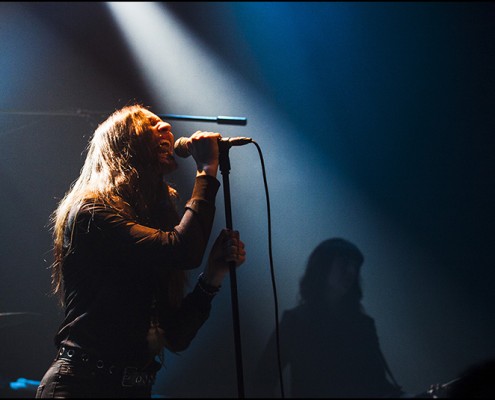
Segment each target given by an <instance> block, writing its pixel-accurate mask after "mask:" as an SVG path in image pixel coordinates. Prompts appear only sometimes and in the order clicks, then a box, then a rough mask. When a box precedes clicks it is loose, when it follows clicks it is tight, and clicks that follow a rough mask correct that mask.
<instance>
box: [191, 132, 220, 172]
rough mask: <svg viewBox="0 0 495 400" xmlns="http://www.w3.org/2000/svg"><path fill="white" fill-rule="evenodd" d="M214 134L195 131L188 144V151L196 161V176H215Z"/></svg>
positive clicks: (215, 150) (216, 140)
mask: <svg viewBox="0 0 495 400" xmlns="http://www.w3.org/2000/svg"><path fill="white" fill-rule="evenodd" d="M221 137H222V136H221V135H220V134H219V133H216V132H205V131H196V132H195V133H193V134H192V135H191V136H190V138H189V142H188V150H189V152H190V153H191V155H192V156H193V158H194V161H196V166H197V175H205V174H206V175H211V176H215V177H216V175H217V172H218V154H219V150H218V139H220V138H221Z"/></svg>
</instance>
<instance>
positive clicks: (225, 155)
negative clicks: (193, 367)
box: [158, 114, 247, 398]
mask: <svg viewBox="0 0 495 400" xmlns="http://www.w3.org/2000/svg"><path fill="white" fill-rule="evenodd" d="M158 116H159V117H160V118H163V119H181V120H189V121H206V122H217V123H218V124H231V125H246V124H247V120H246V118H241V117H223V116H222V117H198V116H190V115H175V114H162V115H160V114H158ZM218 146H219V167H220V172H221V173H222V178H223V196H224V203H225V223H226V228H227V229H233V226H232V208H231V202H230V182H229V173H230V158H229V149H230V148H231V147H232V145H231V144H230V143H229V142H223V141H219V142H218ZM229 270H230V293H231V298H232V319H233V324H234V340H235V354H236V365H237V390H238V395H239V398H244V380H243V370H242V354H241V330H240V324H239V303H238V300H237V277H236V266H235V262H234V261H231V262H230V263H229Z"/></svg>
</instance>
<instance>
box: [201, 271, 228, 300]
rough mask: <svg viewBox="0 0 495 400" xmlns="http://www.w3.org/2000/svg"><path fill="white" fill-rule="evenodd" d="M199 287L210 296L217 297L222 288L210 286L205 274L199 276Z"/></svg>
mask: <svg viewBox="0 0 495 400" xmlns="http://www.w3.org/2000/svg"><path fill="white" fill-rule="evenodd" d="M197 286H198V287H199V288H200V289H201V291H202V292H203V293H205V294H207V295H208V296H215V295H216V294H217V293H218V292H219V291H220V288H221V287H222V286H212V285H208V284H207V283H206V282H205V281H204V278H203V273H202V272H201V273H200V274H199V276H198V284H197Z"/></svg>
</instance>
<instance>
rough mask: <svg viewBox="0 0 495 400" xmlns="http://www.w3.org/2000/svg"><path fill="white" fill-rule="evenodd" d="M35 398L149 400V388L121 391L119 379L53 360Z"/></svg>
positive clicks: (64, 361)
mask: <svg viewBox="0 0 495 400" xmlns="http://www.w3.org/2000/svg"><path fill="white" fill-rule="evenodd" d="M36 398H45V399H46V398H151V385H146V386H135V387H123V386H122V385H121V381H120V380H118V379H111V378H110V377H108V376H106V375H102V374H98V373H96V372H95V371H92V370H90V369H87V368H85V367H84V366H81V365H77V364H73V363H71V362H70V361H67V360H56V361H54V362H53V363H52V365H51V366H50V368H49V369H48V370H47V371H46V373H45V375H44V376H43V379H42V380H41V383H40V385H39V387H38V390H37V392H36Z"/></svg>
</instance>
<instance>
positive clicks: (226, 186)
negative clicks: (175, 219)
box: [218, 142, 244, 398]
mask: <svg viewBox="0 0 495 400" xmlns="http://www.w3.org/2000/svg"><path fill="white" fill-rule="evenodd" d="M218 145H219V167H220V172H221V173H222V177H223V195H224V202H225V221H226V227H227V229H233V228H232V209H231V202H230V182H229V172H230V159H229V149H230V147H231V145H230V144H229V143H228V142H219V143H218ZM229 267H230V294H231V298H232V318H233V324H234V340H235V352H236V365H237V388H238V395H239V398H244V381H243V372H242V354H241V338H240V337H241V333H240V332H241V330H240V324H239V304H238V301H237V277H236V266H235V262H234V261H231V262H229Z"/></svg>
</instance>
